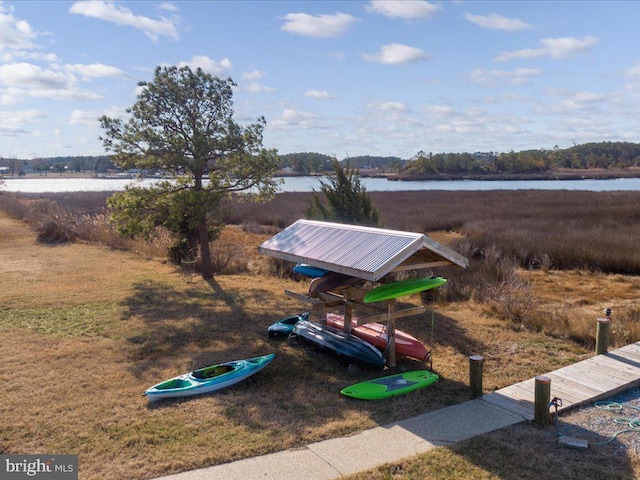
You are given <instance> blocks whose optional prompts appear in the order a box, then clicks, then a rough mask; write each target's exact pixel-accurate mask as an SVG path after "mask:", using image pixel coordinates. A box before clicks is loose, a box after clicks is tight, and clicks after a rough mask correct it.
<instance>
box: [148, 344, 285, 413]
mask: <svg viewBox="0 0 640 480" xmlns="http://www.w3.org/2000/svg"><path fill="white" fill-rule="evenodd" d="M274 357H275V354H274V353H271V354H269V355H264V356H262V357H255V358H248V359H245V360H236V361H233V362H226V363H219V364H216V365H211V366H209V367H204V368H200V369H198V370H194V371H193V372H190V373H185V374H183V375H179V376H177V377H173V378H171V379H169V380H165V381H164V382H161V383H158V384H156V385H154V386H152V387H150V388H148V389H147V390H146V391H145V392H144V394H143V395H146V397H147V399H148V400H149V401H150V402H153V401H156V400H161V399H164V398H174V397H186V396H190V395H199V394H202V393H208V392H213V391H215V390H220V389H222V388H225V387H229V386H231V385H234V384H236V383H238V382H241V381H242V380H244V379H246V378H248V377H250V376H251V375H253V374H254V373H258V372H259V371H260V370H262V369H263V368H264V367H266V366H267V365H269V363H271V361H272V360H273V359H274Z"/></svg>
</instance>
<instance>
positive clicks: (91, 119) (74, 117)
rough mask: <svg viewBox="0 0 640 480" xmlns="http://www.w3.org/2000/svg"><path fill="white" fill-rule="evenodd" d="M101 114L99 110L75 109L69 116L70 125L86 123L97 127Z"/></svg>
mask: <svg viewBox="0 0 640 480" xmlns="http://www.w3.org/2000/svg"><path fill="white" fill-rule="evenodd" d="M98 118H100V114H99V113H98V112H90V111H86V110H74V111H73V112H71V116H70V117H69V125H86V126H89V127H97V126H98V125H100V123H99V122H98Z"/></svg>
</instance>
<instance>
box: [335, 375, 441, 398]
mask: <svg viewBox="0 0 640 480" xmlns="http://www.w3.org/2000/svg"><path fill="white" fill-rule="evenodd" d="M439 378H440V377H438V375H436V374H435V373H432V372H430V371H428V370H415V371H412V372H405V373H398V374H396V375H389V376H387V377H381V378H375V379H373V380H367V381H366V382H361V383H356V384H355V385H351V386H350V387H346V388H343V389H342V390H340V393H342V394H343V395H346V396H348V397H353V398H360V399H362V400H379V399H382V398H387V397H391V396H394V395H402V394H404V393H409V392H413V391H414V390H417V389H419V388H424V387H427V386H429V385H432V384H434V383H435V382H437V381H438V379H439Z"/></svg>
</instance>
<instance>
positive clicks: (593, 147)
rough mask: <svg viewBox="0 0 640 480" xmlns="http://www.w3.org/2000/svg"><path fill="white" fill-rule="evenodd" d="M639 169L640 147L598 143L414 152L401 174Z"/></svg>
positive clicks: (617, 143)
mask: <svg viewBox="0 0 640 480" xmlns="http://www.w3.org/2000/svg"><path fill="white" fill-rule="evenodd" d="M638 166H640V144H638V143H628V142H600V143H585V144H582V145H575V146H573V147H570V148H566V149H560V148H559V147H558V146H556V147H554V148H553V149H552V150H545V149H541V150H523V151H520V152H514V151H511V152H506V153H497V152H495V153H494V152H476V153H436V154H433V153H425V152H423V151H420V152H418V153H417V154H416V155H415V156H414V157H413V158H412V159H410V160H409V162H407V165H406V169H405V171H406V172H407V173H414V174H418V175H419V174H439V173H440V174H465V173H467V174H483V173H518V174H523V173H541V172H546V171H549V170H553V169H555V168H573V169H586V168H630V167H638Z"/></svg>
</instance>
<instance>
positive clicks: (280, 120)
mask: <svg viewBox="0 0 640 480" xmlns="http://www.w3.org/2000/svg"><path fill="white" fill-rule="evenodd" d="M319 118H320V117H319V115H317V114H315V113H312V112H302V111H300V110H294V109H292V108H285V109H284V110H283V111H282V115H280V116H279V117H277V118H276V119H275V120H274V121H272V122H270V125H271V126H273V127H276V128H282V127H302V128H318V127H319V126H320V125H319V123H318V119H319Z"/></svg>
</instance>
